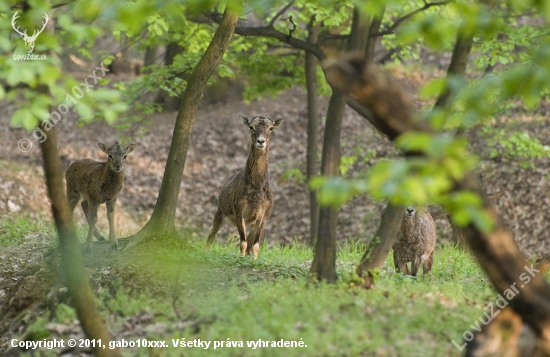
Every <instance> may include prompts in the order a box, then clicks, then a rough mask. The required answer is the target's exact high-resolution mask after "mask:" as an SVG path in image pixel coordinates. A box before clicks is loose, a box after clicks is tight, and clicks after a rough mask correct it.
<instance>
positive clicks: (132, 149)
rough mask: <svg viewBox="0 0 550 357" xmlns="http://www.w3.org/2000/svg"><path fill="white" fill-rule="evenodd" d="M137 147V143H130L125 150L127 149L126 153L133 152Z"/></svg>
mask: <svg viewBox="0 0 550 357" xmlns="http://www.w3.org/2000/svg"><path fill="white" fill-rule="evenodd" d="M135 148H136V144H130V145H127V146H126V147H125V148H124V150H125V151H126V154H129V153H131V152H132V151H134V149H135Z"/></svg>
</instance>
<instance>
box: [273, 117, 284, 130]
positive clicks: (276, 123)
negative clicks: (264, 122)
mask: <svg viewBox="0 0 550 357" xmlns="http://www.w3.org/2000/svg"><path fill="white" fill-rule="evenodd" d="M282 123H283V118H275V120H274V121H273V127H274V128H276V127H278V126H279V125H281V124H282Z"/></svg>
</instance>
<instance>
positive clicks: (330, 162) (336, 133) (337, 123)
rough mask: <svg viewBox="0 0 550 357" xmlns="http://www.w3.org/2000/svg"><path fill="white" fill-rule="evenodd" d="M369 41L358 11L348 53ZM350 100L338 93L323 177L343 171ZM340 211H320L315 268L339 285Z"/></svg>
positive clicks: (331, 114)
mask: <svg viewBox="0 0 550 357" xmlns="http://www.w3.org/2000/svg"><path fill="white" fill-rule="evenodd" d="M367 37H368V18H367V17H366V16H365V15H364V14H361V12H360V11H359V10H358V9H357V8H356V9H355V10H354V12H353V22H352V26H351V33H350V37H349V40H348V47H347V51H348V52H351V51H360V52H363V51H364V50H365V46H366V43H367ZM346 101H347V98H346V96H345V95H344V93H342V92H341V91H339V90H336V89H334V90H333V92H332V96H331V98H330V102H329V106H328V109H327V121H326V124H325V134H324V137H323V156H322V159H321V174H322V175H324V176H327V177H329V176H338V175H339V171H340V157H341V153H340V132H341V128H342V119H343V117H344V110H345V109H346ZM337 223H338V208H337V207H329V206H326V207H321V208H320V210H319V233H318V236H317V242H316V244H315V255H314V257H313V263H312V264H311V270H310V274H311V276H312V277H314V278H316V279H317V280H320V281H325V282H327V283H334V282H336V225H337Z"/></svg>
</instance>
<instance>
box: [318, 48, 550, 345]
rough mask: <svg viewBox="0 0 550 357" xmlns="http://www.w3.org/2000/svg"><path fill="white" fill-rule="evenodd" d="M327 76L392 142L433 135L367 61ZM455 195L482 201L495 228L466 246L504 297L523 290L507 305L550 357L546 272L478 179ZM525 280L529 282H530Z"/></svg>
mask: <svg viewBox="0 0 550 357" xmlns="http://www.w3.org/2000/svg"><path fill="white" fill-rule="evenodd" d="M325 73H326V74H327V78H328V80H329V82H330V83H331V84H332V85H333V86H336V87H337V88H340V89H341V90H347V91H350V93H351V94H353V95H354V96H355V97H356V98H357V99H358V100H359V101H360V102H362V103H363V105H365V106H367V107H368V108H369V109H370V111H371V112H372V114H373V116H374V117H376V118H377V120H376V121H374V122H373V125H377V127H378V129H379V130H381V131H382V132H384V133H385V134H386V135H387V136H388V137H389V138H390V139H391V140H395V138H397V137H398V136H399V135H402V134H404V133H406V132H410V131H420V132H426V133H433V130H432V129H431V128H430V127H429V126H427V125H426V123H423V122H419V121H416V120H415V114H416V113H415V109H414V107H413V106H412V105H410V103H409V99H408V97H407V94H406V93H405V91H404V90H403V89H401V88H399V86H398V85H397V84H396V83H395V82H394V81H389V80H388V78H389V77H388V76H389V75H388V74H384V73H382V72H381V71H380V70H378V69H377V68H376V67H375V66H374V65H372V64H370V63H369V62H368V61H366V60H364V59H361V58H358V57H357V56H355V57H348V58H346V59H342V60H341V61H340V62H338V63H336V64H332V65H327V66H326V68H325ZM380 123H382V125H380ZM416 155H422V154H420V153H416ZM453 190H456V191H464V190H467V191H471V192H474V193H476V194H478V195H479V196H480V197H482V199H483V203H484V209H485V212H486V213H487V214H488V215H489V217H491V218H492V219H493V221H494V222H495V228H494V230H493V231H492V232H490V233H485V232H482V231H480V230H479V229H478V228H477V227H476V226H475V225H473V224H469V225H468V226H467V227H466V228H465V229H464V234H465V236H466V241H467V243H468V246H469V247H470V248H471V250H472V252H473V254H474V255H475V256H476V258H477V261H478V262H479V264H480V265H481V267H482V268H483V269H484V270H485V272H486V273H487V275H488V277H489V279H490V280H491V282H492V283H493V285H494V287H495V289H496V290H497V292H498V293H499V294H503V295H506V294H505V293H504V291H505V290H507V289H508V291H510V289H512V287H517V289H521V290H520V293H518V294H517V295H515V296H514V297H513V299H511V300H508V302H509V304H510V306H511V307H512V308H513V309H514V311H516V312H517V313H518V314H519V315H520V316H521V317H522V319H523V321H525V322H526V323H527V324H529V326H531V327H532V328H533V330H534V331H535V333H536V334H537V337H538V338H539V347H540V348H541V350H542V353H544V354H546V355H550V285H549V284H548V282H547V281H546V279H545V277H544V273H543V272H539V270H538V269H535V268H533V265H532V264H531V263H530V262H529V261H528V260H527V259H525V257H524V256H523V254H522V253H521V252H520V251H519V249H518V247H517V244H516V242H515V240H514V238H513V236H512V233H511V232H510V231H509V230H508V229H506V227H505V226H504V225H503V224H502V222H501V221H500V220H499V219H498V215H497V213H496V210H495V209H494V207H492V205H491V204H490V201H489V200H487V199H486V198H485V197H484V195H483V192H482V189H481V185H480V183H479V180H477V179H476V177H475V176H474V175H472V174H471V173H467V174H466V175H465V177H464V178H463V179H462V180H460V181H457V182H456V183H455V185H454V187H453ZM526 276H528V277H529V280H528V283H527V281H526V279H525V277H526Z"/></svg>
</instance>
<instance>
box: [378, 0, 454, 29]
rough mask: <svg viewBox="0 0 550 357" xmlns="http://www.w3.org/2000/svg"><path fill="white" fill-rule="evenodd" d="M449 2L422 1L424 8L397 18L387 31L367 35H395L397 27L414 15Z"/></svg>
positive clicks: (449, 0) (448, 0)
mask: <svg viewBox="0 0 550 357" xmlns="http://www.w3.org/2000/svg"><path fill="white" fill-rule="evenodd" d="M450 2H451V0H447V1H439V2H426V1H424V6H422V7H421V8H418V9H416V10H414V11H411V12H410V13H408V14H407V15H405V16H403V17H400V18H398V19H397V20H395V22H394V23H393V25H391V26H390V27H389V28H388V29H386V30H383V31H380V32H375V33H371V34H369V36H384V35H390V34H393V33H395V30H396V29H397V28H398V27H399V25H401V23H402V22H404V21H405V20H408V19H409V18H411V17H413V16H414V15H416V14H418V13H419V12H422V11H424V10H427V9H429V8H430V7H433V6H441V5H447V4H448V3H450Z"/></svg>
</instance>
